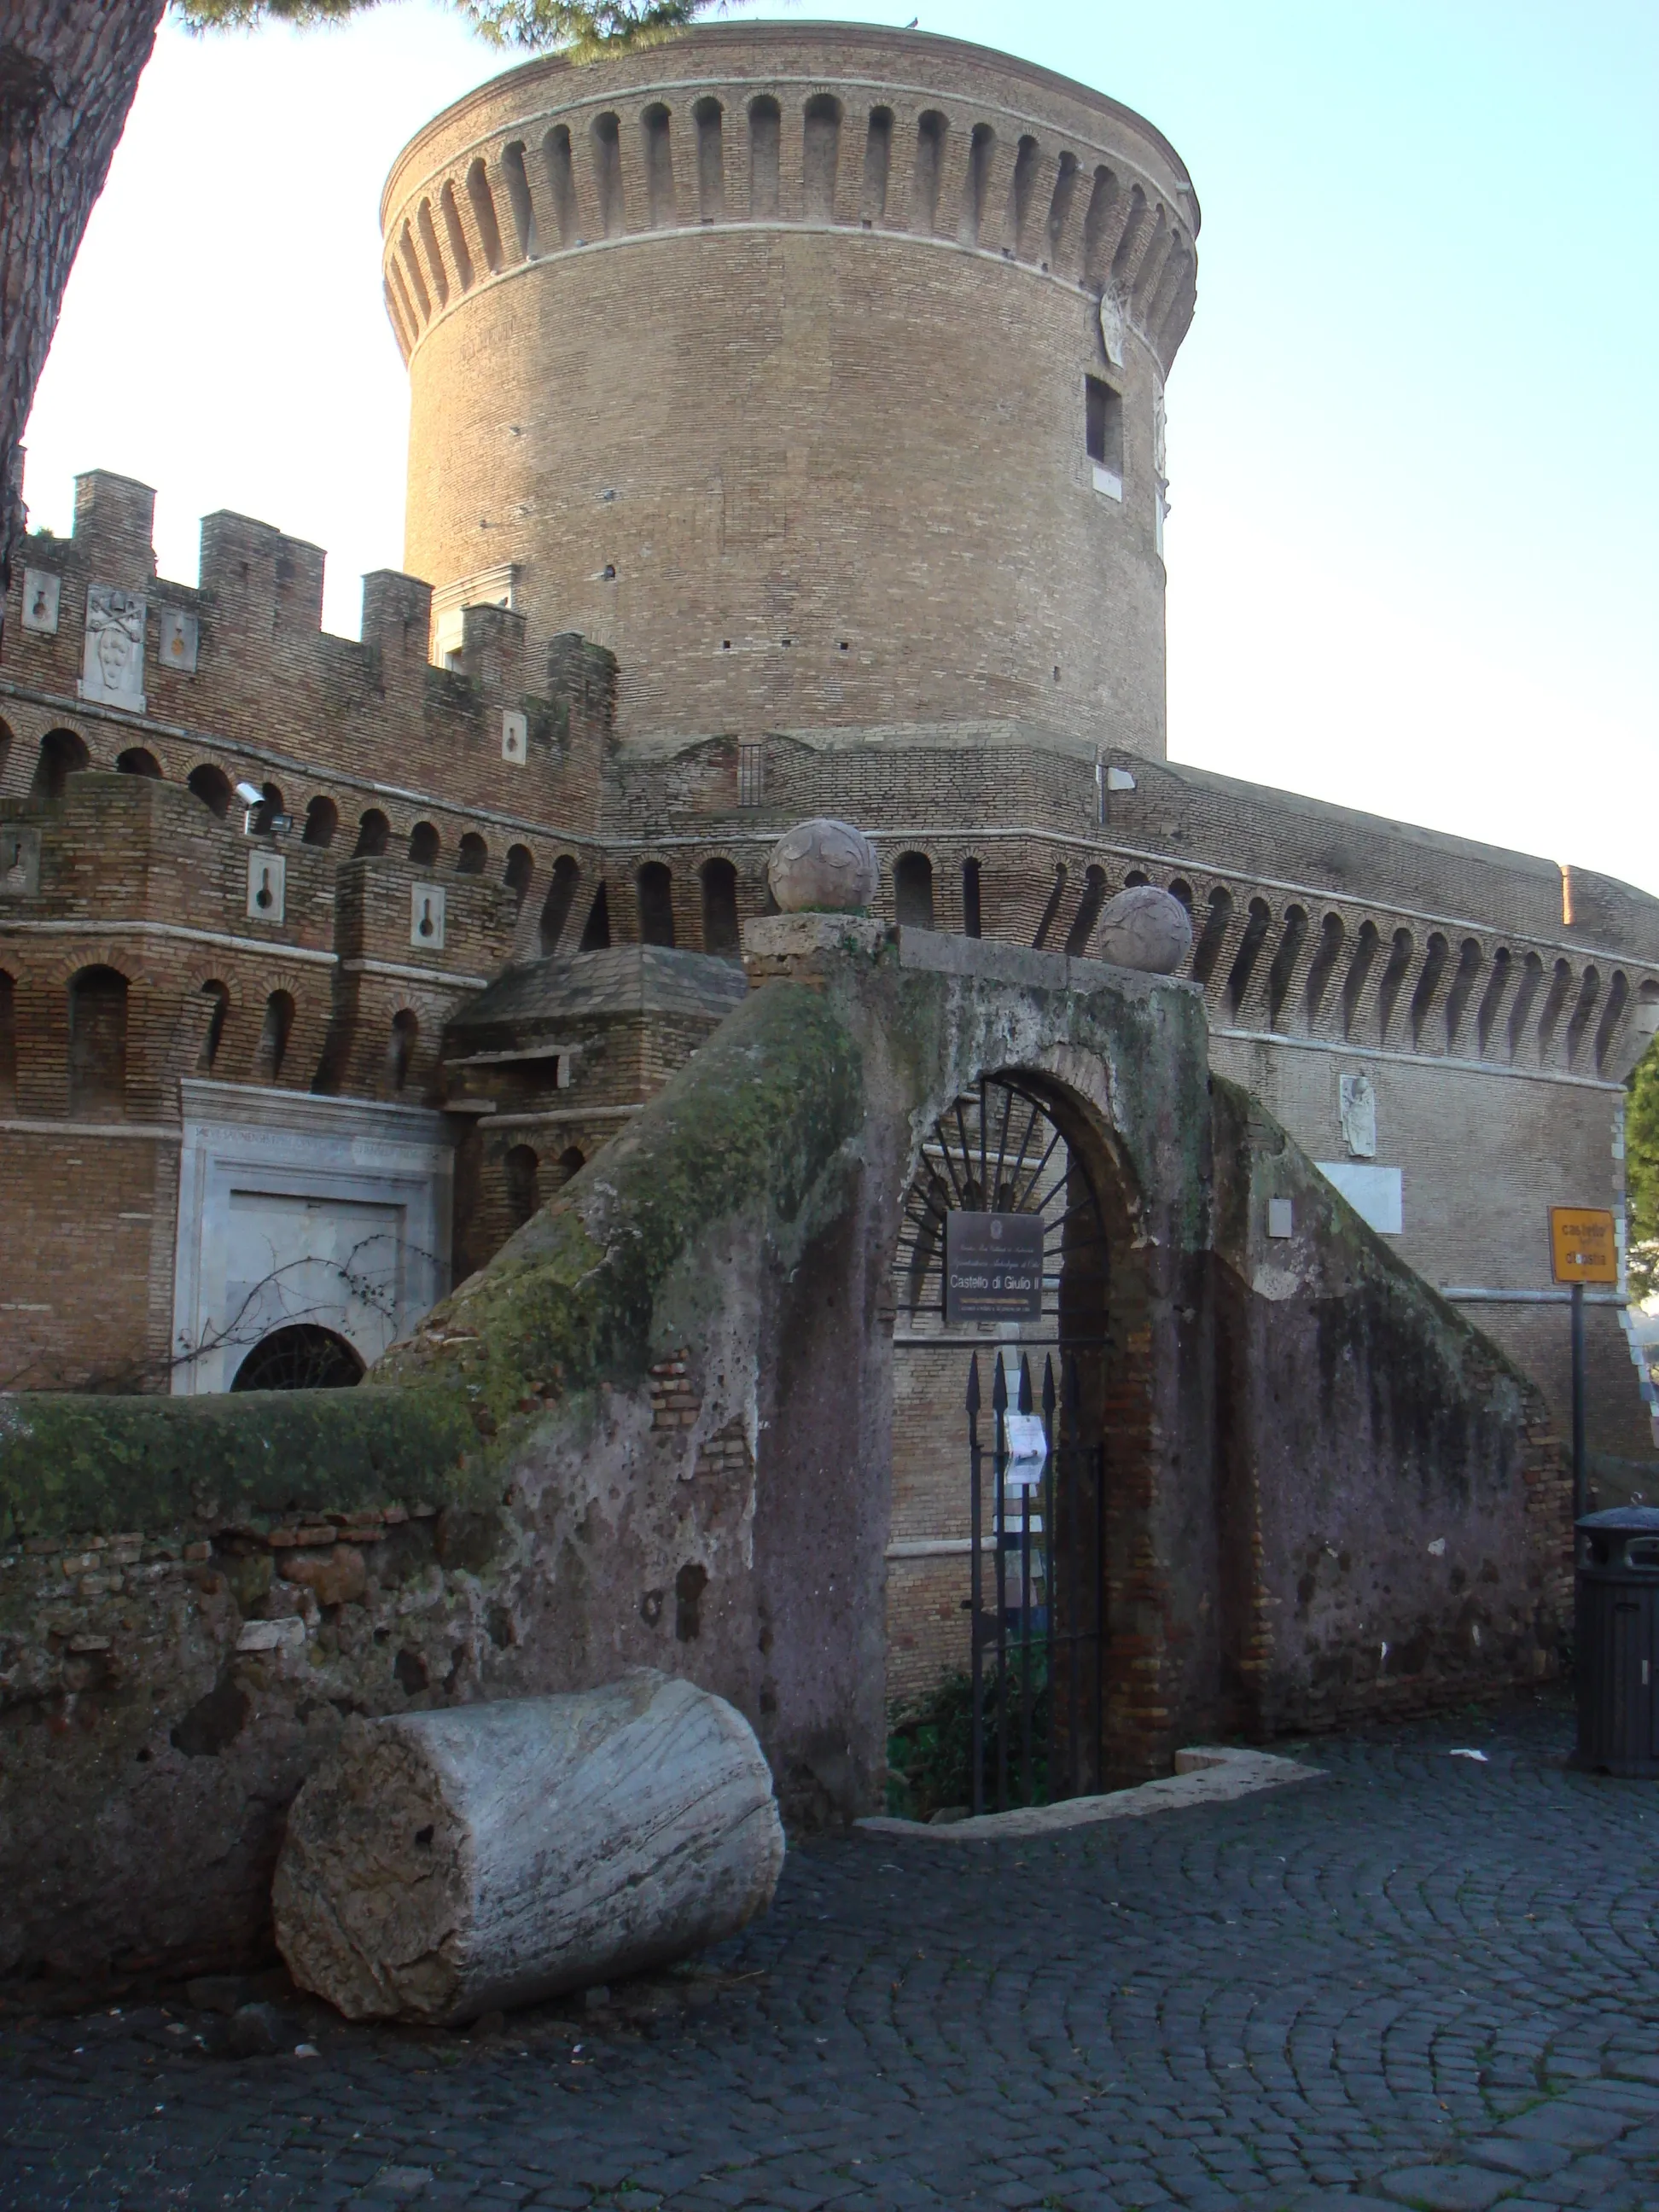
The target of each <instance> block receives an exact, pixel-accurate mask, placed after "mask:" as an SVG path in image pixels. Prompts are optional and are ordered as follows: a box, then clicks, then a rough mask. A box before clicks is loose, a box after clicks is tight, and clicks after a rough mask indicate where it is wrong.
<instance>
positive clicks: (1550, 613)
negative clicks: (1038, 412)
mask: <svg viewBox="0 0 1659 2212" xmlns="http://www.w3.org/2000/svg"><path fill="white" fill-rule="evenodd" d="M917 6H920V8H921V27H922V28H923V29H924V30H929V31H937V32H940V33H946V34H951V35H955V36H958V37H963V38H969V39H975V40H981V41H983V42H984V43H986V44H987V45H992V46H1002V47H1004V48H1006V49H1008V50H1010V51H1012V52H1017V53H1021V54H1024V55H1026V56H1028V57H1030V58H1031V59H1032V60H1035V61H1039V62H1042V63H1046V64H1048V65H1049V66H1051V67H1054V68H1056V69H1060V70H1066V71H1067V72H1068V73H1069V74H1071V75H1073V76H1078V77H1080V78H1082V79H1084V80H1085V81H1086V82H1089V83H1091V84H1094V85H1097V86H1098V87H1100V88H1102V89H1103V90H1104V91H1106V92H1109V93H1110V94H1113V95H1114V96H1115V97H1116V98H1118V99H1121V100H1126V101H1127V102H1128V103H1129V104H1130V105H1131V106H1134V107H1137V108H1139V109H1140V110H1141V111H1142V112H1144V113H1145V114H1146V115H1147V116H1149V117H1150V118H1152V120H1153V121H1154V122H1155V123H1156V124H1158V126H1159V127H1160V129H1162V130H1163V131H1164V132H1165V133H1166V135H1167V136H1168V137H1170V139H1171V140H1173V142H1174V143H1175V144H1176V146H1177V147H1178V148H1179V149H1180V150H1181V152H1182V155H1184V156H1185V158H1186V160H1187V161H1188V166H1189V167H1190V168H1191V170H1192V173H1193V176H1194V180H1195V182H1196V185H1197V187H1198V191H1199V195H1200V199H1201V201H1202V203H1203V208H1204V227H1203V232H1202V235H1201V238H1200V289H1199V306H1198V313H1197V318H1196V320H1195V321H1194V326H1193V330H1192V332H1191V334H1190V336H1189V337H1188V341H1187V343H1186V347H1185V349H1184V350H1183V352H1182V357H1181V360H1180V362H1178V364H1177V366H1176V370H1175V374H1174V376H1173V377H1172V379H1171V381H1170V465H1171V470H1172V475H1173V483H1172V498H1173V501H1174V512H1173V513H1172V515H1171V518H1170V528H1169V533H1168V546H1167V551H1168V561H1169V570H1170V750H1171V753H1172V754H1173V755H1174V757H1176V758H1177V759H1182V760H1187V761H1191V762H1195V763H1200V764H1202V765H1204V766H1207V767H1212V768H1218V769H1225V770H1227V771H1228V772H1230V773H1232V774H1235V775H1245V776H1250V777H1255V778H1257V779H1259V780H1261V781H1266V782H1271V783H1276V784H1279V785H1282V786H1285V787H1288V788H1291V789H1295V790H1302V791H1307V792H1310V793H1316V794H1317V795H1319V796H1321V797H1324V798H1328V799H1337V800H1340V801H1341V802H1343V803H1345V804H1347V805H1356V806H1363V807H1368V808H1370V809H1372V810H1374V811H1378V812H1382V813H1386V814H1389V815H1392V816H1395V817H1398V818H1401V819H1405V820H1410V821H1416V822H1422V823H1430V824H1431V825H1433V826H1435V827H1437V828H1441V829H1450V830H1454V831H1456V832H1459V833H1461V834H1462V835H1465V836H1475V837H1482V838H1486V839H1488V840H1490V841H1492V842H1497V843H1503V844H1510V845H1515V846H1518V847H1521V848H1524V849H1527V850H1529V851H1534V852H1538V853H1542V854H1547V855H1549V856H1551V857H1553V858H1555V859H1558V860H1571V861H1575V862H1577V863H1578V864H1579V865H1580V866H1587V867H1596V868H1601V869H1604V870H1606V871H1607V872H1609V873H1612V874H1616V875H1622V876H1624V877H1626V878H1628V879H1629V880H1631V881H1632V882H1636V883H1639V884H1643V885H1644V886H1645V887H1646V888H1647V889H1649V890H1653V891H1655V892H1659V824H1656V818H1655V817H1656V811H1659V809H1656V805H1655V798H1654V793H1655V773H1656V766H1659V761H1656V748H1659V551H1656V545H1659V434H1656V429H1655V416H1656V411H1659V410H1656V402H1655V399H1654V397H1653V386H1654V383H1655V362H1656V360H1659V245H1656V239H1659V222H1656V216H1659V127H1656V117H1659V6H1656V5H1655V4H1654V0H1639V4H1638V0H1581V3H1580V4H1578V5H1577V6H1574V7H1571V8H1567V7H1563V6H1560V5H1559V3H1558V4H1556V5H1553V6H1544V5H1540V4H1534V0H1504V4H1498V0H1434V4H1414V3H1413V0H1389V4H1383V0H1279V4H1275V3H1274V0H1259V3H1258V0H1252V4H1245V0H1186V4H1183V5H1182V6H1181V7H1180V8H1178V9H1176V8H1167V7H1166V8H1159V9H1148V8H1146V7H1136V8H1129V7H1121V6H1111V5H1103V4H1100V0H1031V3H1030V4H1028V5H1025V6H1024V7H1022V8H1019V9H1011V8H1006V7H1002V8H998V7H993V6H990V5H988V4H985V0H935V4H933V5H932V6H930V5H929V0H904V4H902V5H896V6H889V7H886V8H878V7H863V6H860V5H857V4H842V5H839V6H834V7H819V6H815V5H803V6H799V7H797V8H793V9H790V10H789V13H790V14H791V15H793V16H795V17H797V18H799V17H800V16H803V15H805V16H817V15H823V16H830V17H841V18H847V17H849V16H851V17H857V18H858V19H859V20H861V21H875V22H902V21H907V20H908V17H909V15H911V14H912V13H913V12H914V11H915V8H916V7H917ZM740 12H742V13H744V14H750V13H754V12H758V11H756V10H751V9H743V10H741V11H740ZM765 12H768V13H773V12H776V10H775V9H767V10H766V11H765ZM500 66H501V60H500V58H498V57H496V56H495V55H493V54H492V53H491V52H490V51H489V49H488V48H486V47H483V46H480V45H479V44H477V42H476V41H475V40H472V39H471V37H470V36H469V35H468V34H467V33H466V32H465V30H464V29H463V28H462V27H461V26H460V24H459V21H457V20H456V19H455V18H454V17H453V15H448V14H447V13H446V12H445V11H444V10H443V9H441V8H440V7H438V6H436V5H435V4H430V0H403V4H387V5H385V6H383V7H382V8H380V9H378V10H377V11H375V12H374V14H372V15H368V16H367V17H365V18H363V19H362V20H360V21H357V22H356V23H354V24H352V25H351V26H350V27H348V28H346V29H344V30H336V31H331V32H313V33H308V34H306V35H303V36H301V35H298V34H295V33H290V32H286V31H282V30H266V31H263V32H260V33H257V34H254V35H252V36H242V35H238V36H234V37H218V38H215V39H210V40H193V39H188V38H186V37H185V36H184V35H183V34H182V33H179V32H178V31H176V30H174V29H173V28H172V27H167V28H166V29H164V31H163V33H162V37H161V45H160V47H159V49H158V52H157V55H156V58H155V62H154V63H153V64H152V65H151V69H150V71H149V75H148V76H147V77H146V79H145V82H144V84H143V88H142V90H141V92H140V94H139V100H138V104H137V108H136V110H135V112H134V115H133V118H132V121H131V125H130V126H129V129H128V131H127V136H126V138H125V141H124V143H123V144H122V147H121V149H120V151H119V153H118V155H117V157H116V161H115V166H114V169H113V172H112V177H111V180H110V184H109V186H108V189H107V191H106V193H105V196H104V198H103V200H102V201H101V203H100V205H99V207H98V209H97V210H96V212H95V213H94V217H93V223H92V228H91V231H90V234H89V235H88V241H87V245H86V247H85V249H84V251H83V253H82V260H81V263H80V264H79V265H78V266H77V269H76V274H75V276H74V278H73V280H72V282H71V285H70V295H69V300H68V302H67V305H66V307H65V311H64V319H63V323H62V325H61V326H60V330H59V333H58V341H57V343H56V346H55V347H54V349H53V352H52V359H51V361H50V362H49V363H48V366H47V370H46V378H45V380H44V382H43V384H42V386H41V391H40V399H39V403H38V404H37V407H36V410H35V416H34V421H33V425H32V427H31V431H30V437H29V445H30V455H29V471H28V477H27V492H28V496H29V500H30V504H31V508H32V512H33V517H34V519H35V520H36V521H37V522H46V523H49V524H52V526H54V527H58V528H67V527H68V522H69V515H70V496H71V495H70V478H71V477H72V476H73V475H74V473H75V472H76V471H77V470H81V469H85V468H89V467H93V466H104V467H108V468H112V469H118V470H120V471H125V473H128V474H130V475H134V476H139V477H143V478H144V479H145V480H146V481H148V482H149V483H153V484H155V486H156V487H157V488H158V490H159V492H160V495H161V498H160V502H159V522H160V530H159V536H160V550H161V565H162V568H163V570H164V572H165V573H167V574H173V575H176V576H180V577H184V578H185V579H191V578H193V576H194V574H195V565H196V525H197V516H198V515H199V514H201V513H204V512H206V511H208V510H210V509H211V508H214V507H235V508H238V509H240V511H242V512H244V513H252V514H257V515H260V516H262V517H264V518H265V519H266V520H270V521H273V522H276V523H279V524H280V525H281V526H283V528H285V529H288V530H290V531H293V532H296V533H298V534H299V535H301V536H303V537H307V538H313V539H314V540H316V541H317V542H318V543H319V544H322V545H324V546H325V547H326V548H327V549H328V551H329V555H330V582H329V596H328V603H327V605H328V613H327V618H328V621H329V623H330V624H331V627H333V628H335V629H343V630H347V631H351V632H355V631H356V627H357V595H358V584H357V578H358V575H359V574H360V573H361V572H362V570H364V569H367V568H378V567H383V566H390V567H397V566H399V565H400V564H401V559H402V538H403V442H404V409H405V402H404V376H403V370H402V367H401V364H400V362H399V361H398V355H397V352H396V349H395V348H394V346H393V344H392V338H391V337H390V334H389V332H388V331H387V330H386V325H385V322H384V319H383V316H382V312H381V308H380V276H379V237H378V232H377V228H376V211H377V206H378V202H379V196H380V185H381V183H382V182H383V180H384V178H385V174H386V170H387V168H388V167H389V166H390V164H391V161H392V157H393V155H395V153H396V152H397V149H398V146H399V145H400V144H401V143H402V142H403V141H404V138H405V137H407V136H408V135H409V134H410V132H411V131H414V130H415V129H416V128H417V127H418V126H419V125H421V124H422V122H423V121H424V120H425V119H426V118H428V115H430V114H431V113H432V112H434V111H435V109H436V108H438V107H439V106H441V105H443V104H444V103H445V102H446V101H447V100H451V99H453V98H454V97H456V96H457V95H458V94H460V93H461V92H463V91H465V89H467V88H468V87H469V86H470V85H471V84H473V83H476V82H478V81H479V80H480V79H482V78H483V77H485V76H489V75H491V74H493V73H494V71H495V70H496V69H497V68H498V67H500Z"/></svg>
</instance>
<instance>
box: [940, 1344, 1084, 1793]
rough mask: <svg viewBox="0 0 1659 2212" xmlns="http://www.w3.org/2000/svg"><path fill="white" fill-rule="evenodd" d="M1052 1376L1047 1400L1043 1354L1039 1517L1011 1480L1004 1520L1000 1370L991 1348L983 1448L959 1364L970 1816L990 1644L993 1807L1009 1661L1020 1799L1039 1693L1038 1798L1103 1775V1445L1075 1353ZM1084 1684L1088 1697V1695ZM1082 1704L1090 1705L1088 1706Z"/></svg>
mask: <svg viewBox="0 0 1659 2212" xmlns="http://www.w3.org/2000/svg"><path fill="white" fill-rule="evenodd" d="M1103 1348H1104V1347H1102V1349H1103ZM1061 1375H1062V1379H1063V1382H1064V1386H1065V1388H1064V1397H1063V1401H1059V1400H1057V1395H1056V1391H1055V1386H1054V1360H1053V1358H1052V1357H1045V1358H1044V1360H1043V1371H1042V1426H1043V1434H1044V1437H1045V1440H1046V1442H1047V1444H1048V1455H1047V1457H1046V1459H1045V1461H1044V1463H1043V1473H1042V1482H1041V1486H1040V1489H1038V1495H1039V1498H1040V1503H1041V1514H1040V1516H1039V1517H1037V1518H1036V1519H1035V1520H1034V1517H1033V1514H1032V1496H1033V1491H1034V1489H1037V1488H1038V1486H1028V1485H1021V1486H1020V1498H1019V1503H1018V1514H1017V1517H1016V1518H1015V1519H1014V1520H1013V1521H1012V1523H1011V1520H1010V1516H1009V1512H1008V1487H1007V1472H1008V1466H1009V1462H1010V1458H1011V1454H1010V1451H1009V1449H1008V1436H1007V1413H1008V1388H1007V1380H1006V1368H1005V1365H1004V1363H1003V1360H1002V1358H1001V1357H1000V1353H999V1355H998V1357H997V1358H996V1359H995V1361H994V1376H993V1380H992V1385H991V1413H992V1417H993V1421H994V1429H993V1433H992V1437H991V1439H990V1440H989V1442H988V1443H987V1440H985V1439H984V1438H982V1437H981V1433H980V1418H981V1413H982V1412H983V1410H984V1397H983V1392H982V1389H981V1382H980V1373H979V1355H978V1353H977V1352H975V1353H974V1355H973V1357H972V1358H970V1360H969V1366H968V1393H967V1413H968V1449H969V1532H970V1534H969V1601H968V1602H969V1616H970V1622H971V1632H970V1640H969V1669H970V1678H971V1686H972V1698H973V1717H972V1729H971V1736H970V1747H971V1758H972V1762H973V1777H972V1806H973V1810H974V1811H975V1813H981V1812H983V1811H984V1810H985V1809H986V1805H985V1798H986V1794H987V1793H986V1771H985V1770H986V1753H987V1742H986V1728H987V1683H986V1679H985V1657H986V1653H987V1650H994V1652H995V1664H996V1672H995V1677H994V1696H993V1699H992V1712H991V1714H990V1716H989V1721H990V1724H991V1726H992V1727H993V1728H994V1734H995V1742H994V1755H995V1764H996V1785H995V1786H996V1809H997V1811H999V1812H1002V1811H1006V1808H1007V1805H1008V1794H1009V1793H1008V1784H1009V1767H1010V1763H1011V1762H1010V1745H1009V1741H1008V1738H1009V1729H1010V1723H1011V1720H1012V1698H1013V1691H1014V1683H1013V1676H1012V1669H1011V1664H1010V1662H1011V1657H1012V1658H1013V1659H1014V1660H1015V1661H1016V1662H1017V1665H1018V1697H1019V1717H1018V1728H1019V1736H1018V1752H1017V1756H1018V1772H1019V1783H1020V1794H1021V1797H1022V1799H1023V1802H1024V1803H1026V1804H1028V1805H1030V1804H1035V1803H1036V1802H1039V1792H1038V1789H1037V1776H1036V1735H1037V1730H1036V1702H1037V1699H1038V1698H1039V1697H1041V1696H1045V1695H1046V1698H1047V1701H1048V1709H1047V1725H1046V1741H1045V1743H1044V1759H1043V1769H1044V1771H1043V1776H1042V1791H1041V1797H1042V1801H1043V1802H1048V1801H1051V1800H1053V1799H1054V1798H1055V1797H1058V1796H1075V1795H1076V1794H1078V1792H1079V1790H1083V1789H1084V1788H1085V1787H1089V1786H1095V1787H1097V1786H1098V1784H1099V1782H1100V1779H1101V1769H1102V1763H1103V1743H1104V1723H1105V1620H1104V1589H1105V1567H1106V1528H1105V1505H1106V1499H1105V1459H1104V1451H1103V1447H1102V1445H1101V1443H1099V1442H1098V1441H1091V1440H1090V1439H1088V1438H1087V1437H1085V1435H1084V1433H1083V1427H1084V1419H1083V1400H1082V1389H1081V1378H1080V1376H1079V1367H1078V1359H1077V1354H1076V1352H1069V1353H1068V1352H1062V1354H1061ZM1017 1404H1018V1411H1019V1412H1021V1413H1031V1412H1032V1411H1033V1410H1034V1404H1033V1397H1032V1390H1031V1370H1030V1360H1029V1358H1027V1357H1026V1355H1025V1354H1024V1352H1022V1353H1021V1357H1020V1371H1019V1386H1018V1401H1017ZM987 1462H988V1463H989V1467H990V1471H991V1474H992V1476H993V1479H994V1483H995V1491H994V1498H993V1501H992V1510H991V1516H990V1518H991V1534H992V1544H991V1550H992V1553H993V1559H994V1565H993V1569H992V1580H993V1584H994V1603H993V1604H992V1605H991V1606H989V1607H987V1604H986V1602H985V1595H986V1593H985V1541H984V1538H985V1521H986V1516H985V1502H984V1475H985V1472H986V1467H987ZM1015 1556H1018V1562H1019V1569H1018V1595H1019V1604H1018V1609H1017V1611H1016V1610H1015V1609H1014V1608H1013V1607H1011V1606H1010V1603H1009V1587H1008V1585H1009V1572H1008V1569H1009V1562H1010V1560H1011V1559H1012V1558H1014V1557H1015ZM1039 1585H1040V1586H1041V1589H1042V1606H1041V1607H1040V1608H1039V1607H1037V1605H1036V1602H1035V1593H1036V1589H1037V1588H1038V1586H1039ZM1062 1609H1063V1610H1064V1616H1065V1617H1064V1621H1063V1623H1062V1618H1061V1616H1062ZM1011 1616H1012V1619H1013V1620H1016V1621H1017V1622H1018V1632H1017V1636H1016V1637H1015V1638H1012V1639H1011V1638H1010V1633H1009V1630H1010V1625H1011ZM1011 1644H1012V1650H1011ZM1091 1645H1092V1646H1093V1660H1094V1665H1093V1669H1092V1681H1091V1682H1090V1681H1089V1680H1088V1676H1087V1674H1086V1673H1085V1668H1086V1666H1087V1661H1088V1657H1089V1651H1088V1647H1089V1646H1091ZM1039 1660H1040V1662H1041V1669H1042V1680H1041V1683H1040V1685H1039V1684H1037V1683H1036V1681H1034V1668H1036V1664H1037V1662H1038V1661H1039ZM1062 1660H1063V1663H1064V1668H1065V1705H1066V1726H1065V1733H1064V1740H1063V1743H1062V1740H1061V1735H1060V1726H1059V1723H1060V1676H1059V1674H1058V1672H1057V1667H1058V1665H1059V1663H1060V1662H1061V1661H1062ZM1088 1692H1092V1695H1091V1696H1090V1695H1088ZM1085 1702H1086V1703H1087V1705H1088V1706H1089V1708H1090V1710H1089V1711H1087V1712H1086V1713H1085ZM1062 1753H1063V1758H1062Z"/></svg>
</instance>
